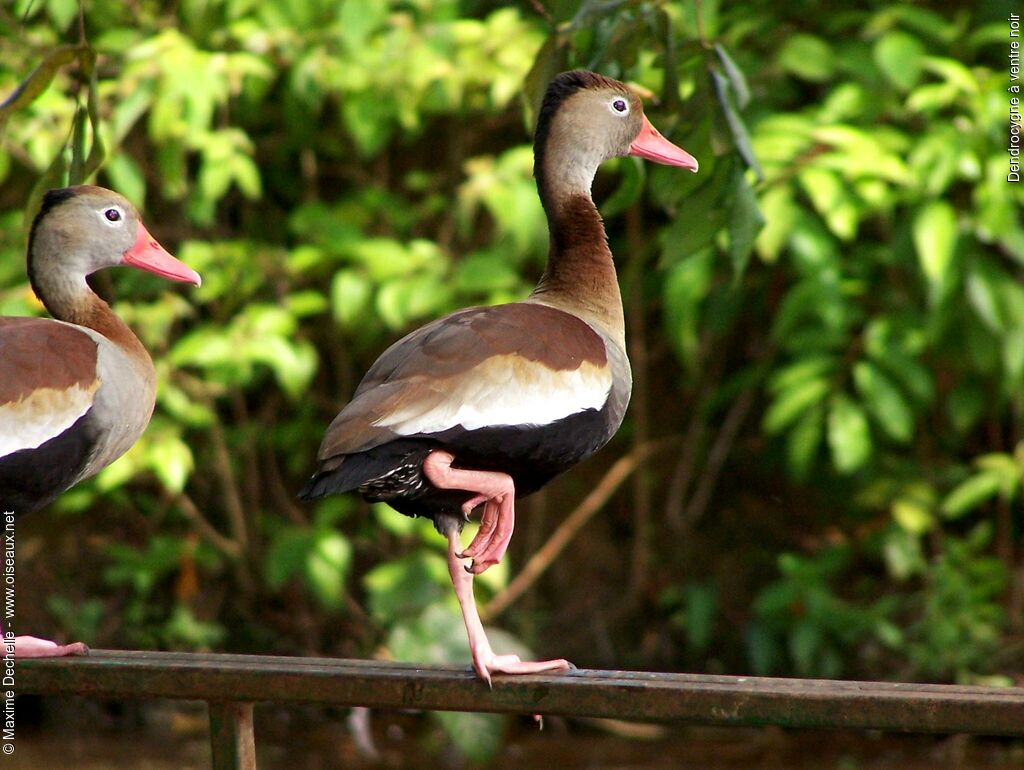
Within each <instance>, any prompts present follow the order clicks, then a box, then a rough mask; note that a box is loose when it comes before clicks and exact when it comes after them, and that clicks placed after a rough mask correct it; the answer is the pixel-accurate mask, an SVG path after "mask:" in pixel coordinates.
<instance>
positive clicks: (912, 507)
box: [892, 497, 935, 535]
mask: <svg viewBox="0 0 1024 770" xmlns="http://www.w3.org/2000/svg"><path fill="white" fill-rule="evenodd" d="M892 517H893V519H894V520H895V521H896V523H897V524H899V525H900V526H901V527H902V528H903V529H905V530H906V531H907V532H910V533H911V534H914V535H921V534H924V533H925V532H928V531H929V530H931V529H932V528H933V527H934V526H935V517H934V516H933V515H932V512H931V510H930V509H929V508H928V506H927V505H924V504H923V503H921V502H920V501H918V500H915V499H913V498H906V497H902V498H899V499H898V500H896V501H894V502H893V504H892Z"/></svg>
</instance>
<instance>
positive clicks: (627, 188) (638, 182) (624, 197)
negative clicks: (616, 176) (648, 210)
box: [601, 158, 647, 219]
mask: <svg viewBox="0 0 1024 770" xmlns="http://www.w3.org/2000/svg"><path fill="white" fill-rule="evenodd" d="M645 168H646V167H645V165H644V164H643V162H641V161H640V159H639V158H623V159H622V160H620V161H619V169H620V170H621V171H622V181H621V182H619V186H618V188H616V190H615V192H613V193H612V194H611V195H609V196H608V197H607V198H606V199H605V200H604V202H603V203H602V204H601V216H603V217H604V218H605V219H610V218H611V217H614V216H616V215H618V214H620V213H622V212H623V211H625V210H626V209H628V208H629V207H630V206H632V205H633V204H634V203H636V202H637V201H638V200H639V199H640V194H641V193H642V192H643V190H644V180H645V179H646V177H647V174H646V171H645Z"/></svg>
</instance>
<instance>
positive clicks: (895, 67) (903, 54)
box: [874, 30, 925, 91]
mask: <svg viewBox="0 0 1024 770" xmlns="http://www.w3.org/2000/svg"><path fill="white" fill-rule="evenodd" d="M924 54H925V48H924V46H923V45H921V42H920V41H919V40H918V39H917V38H916V37H914V36H913V35H908V34H907V33H906V32H900V31H898V30H894V31H892V32H887V33H886V34H884V35H883V36H882V37H881V38H879V39H878V41H877V42H876V43H875V48H874V57H875V62H876V63H877V64H878V66H879V67H880V68H881V70H882V72H884V73H885V76H886V77H887V78H889V80H890V81H891V82H892V83H894V84H895V85H896V86H897V87H899V88H900V89H901V90H903V91H909V90H910V89H911V88H913V87H914V86H915V85H917V81H918V80H920V78H921V71H922V68H923V66H924V61H923V59H924Z"/></svg>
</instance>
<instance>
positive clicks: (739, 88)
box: [715, 43, 750, 110]
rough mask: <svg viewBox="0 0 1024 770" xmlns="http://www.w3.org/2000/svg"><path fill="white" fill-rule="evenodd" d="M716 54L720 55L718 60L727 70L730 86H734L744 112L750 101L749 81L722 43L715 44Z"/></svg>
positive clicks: (733, 88) (738, 103) (734, 91)
mask: <svg viewBox="0 0 1024 770" xmlns="http://www.w3.org/2000/svg"><path fill="white" fill-rule="evenodd" d="M715 53H716V54H718V60H719V61H720V62H721V63H722V69H724V70H725V74H726V75H727V76H728V77H729V85H731V86H732V91H733V93H734V94H736V104H737V106H738V107H739V108H740V109H741V110H742V109H743V108H745V107H746V106H747V103H748V102H749V101H750V88H749V86H748V85H747V79H746V78H745V77H744V76H743V71H742V70H741V69H740V68H739V67H737V66H736V62H734V61H733V59H732V57H731V56H730V55H729V53H728V52H727V51H726V50H725V48H724V47H723V46H722V44H721V43H715Z"/></svg>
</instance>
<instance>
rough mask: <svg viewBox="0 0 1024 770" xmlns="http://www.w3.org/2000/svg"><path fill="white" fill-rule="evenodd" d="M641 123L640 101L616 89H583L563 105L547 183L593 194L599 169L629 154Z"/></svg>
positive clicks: (555, 121)
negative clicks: (595, 174)
mask: <svg viewBox="0 0 1024 770" xmlns="http://www.w3.org/2000/svg"><path fill="white" fill-rule="evenodd" d="M642 124H643V106H642V105H641V103H640V99H639V98H638V97H637V96H636V95H635V94H633V93H632V92H630V91H628V90H624V89H623V90H620V89H618V88H612V87H603V88H585V89H581V90H579V91H577V92H576V93H574V94H573V95H572V96H570V97H569V98H568V99H566V100H565V102H564V103H563V104H562V105H561V107H560V108H559V110H558V114H557V115H556V116H555V117H554V119H553V121H552V125H551V133H550V134H549V136H548V144H547V156H546V162H547V163H548V164H554V165H552V166H549V168H548V169H547V172H548V175H549V178H550V179H552V180H553V181H554V180H555V179H560V180H562V183H561V184H560V185H558V186H560V187H561V186H564V187H565V188H566V189H567V190H576V191H582V190H586V191H589V190H590V185H591V183H592V182H593V179H594V173H595V172H596V171H597V167H598V166H600V165H601V164H602V163H603V162H604V161H606V160H608V159H610V158H615V157H618V156H622V155H627V154H628V153H629V146H630V144H631V143H632V142H633V140H634V139H636V137H637V136H638V135H639V133H640V128H641V126H642Z"/></svg>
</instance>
